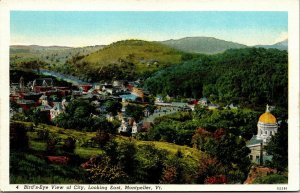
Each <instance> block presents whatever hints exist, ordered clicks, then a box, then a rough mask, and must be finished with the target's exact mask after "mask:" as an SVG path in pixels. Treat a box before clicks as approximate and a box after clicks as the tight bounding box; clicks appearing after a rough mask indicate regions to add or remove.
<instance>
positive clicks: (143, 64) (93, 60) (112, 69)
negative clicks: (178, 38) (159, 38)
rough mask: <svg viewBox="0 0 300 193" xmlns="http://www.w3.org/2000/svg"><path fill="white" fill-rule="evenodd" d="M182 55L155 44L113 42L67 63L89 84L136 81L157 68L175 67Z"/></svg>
mask: <svg viewBox="0 0 300 193" xmlns="http://www.w3.org/2000/svg"><path fill="white" fill-rule="evenodd" d="M183 55H184V53H183V52H180V51H177V50H175V49H172V48H169V47H167V46H165V45H162V44H160V43H156V42H147V41H142V40H125V41H119V42H116V43H113V44H111V45H109V46H107V47H105V48H103V49H101V50H98V51H96V52H94V53H91V54H89V55H87V56H85V57H78V58H74V60H72V61H70V62H69V63H68V64H69V66H70V70H69V71H70V73H73V72H74V73H75V75H78V76H80V77H82V78H87V77H88V78H89V79H90V81H97V80H99V78H101V79H102V80H103V79H104V80H105V79H109V80H111V79H129V80H130V79H135V78H137V77H139V76H142V75H147V74H149V73H151V72H153V71H156V70H158V69H161V68H164V67H167V66H171V65H173V64H178V63H180V62H181V61H182V57H183Z"/></svg>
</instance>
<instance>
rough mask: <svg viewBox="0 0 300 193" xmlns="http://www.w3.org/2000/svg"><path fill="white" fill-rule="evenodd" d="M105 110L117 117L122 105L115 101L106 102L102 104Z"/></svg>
mask: <svg viewBox="0 0 300 193" xmlns="http://www.w3.org/2000/svg"><path fill="white" fill-rule="evenodd" d="M104 106H105V107H106V110H107V111H108V112H111V113H112V114H113V115H117V113H118V112H120V111H121V108H122V104H121V103H119V102H118V101H115V100H108V101H106V102H105V103H104Z"/></svg>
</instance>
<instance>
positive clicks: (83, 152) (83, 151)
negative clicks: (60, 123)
mask: <svg viewBox="0 0 300 193" xmlns="http://www.w3.org/2000/svg"><path fill="white" fill-rule="evenodd" d="M25 124H26V125H29V124H31V123H28V122H27V123H25ZM40 129H48V130H49V132H50V133H51V134H52V135H55V136H57V137H59V138H62V139H66V138H67V137H74V138H75V139H77V140H78V142H77V145H76V149H75V153H77V154H78V155H79V156H80V157H82V158H89V157H91V156H93V155H97V154H101V153H102V150H101V149H97V148H85V147H80V146H79V144H78V143H80V142H81V141H88V140H90V139H91V138H92V137H94V136H95V135H96V132H80V131H77V130H73V129H62V128H59V127H56V126H51V125H44V124H40ZM36 134H37V132H36V131H33V132H28V136H29V139H30V147H31V148H32V149H34V150H45V148H46V144H45V142H41V141H36V140H34V139H35V138H36ZM116 139H117V141H122V140H130V139H129V138H128V137H124V136H116ZM131 140H132V139H131ZM133 140H134V141H135V142H136V144H137V145H140V144H154V145H155V147H157V148H158V149H164V150H167V151H169V152H170V153H174V154H175V153H176V152H177V150H181V151H182V152H183V154H184V155H185V156H188V157H191V158H193V159H197V158H198V157H199V156H200V155H201V153H200V152H199V151H198V150H196V149H194V148H190V147H187V146H180V145H176V144H173V143H167V142H161V141H139V140H135V139H133Z"/></svg>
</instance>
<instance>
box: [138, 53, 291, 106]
mask: <svg viewBox="0 0 300 193" xmlns="http://www.w3.org/2000/svg"><path fill="white" fill-rule="evenodd" d="M287 72H288V54H287V52H286V51H280V50H276V49H263V48H245V49H235V50H228V51H226V52H225V53H223V54H217V55H213V56H201V57H199V58H197V59H194V60H191V61H187V62H185V63H183V64H181V65H176V66H172V67H169V68H167V69H164V70H161V71H159V72H157V73H156V74H155V75H153V76H152V77H150V78H148V79H147V80H146V81H145V82H144V88H145V89H147V90H149V91H151V92H152V93H153V94H162V95H164V96H166V95H169V96H172V97H193V98H198V97H202V96H206V97H208V98H209V99H210V100H211V101H215V102H218V103H220V104H222V103H224V104H225V105H226V104H230V103H237V104H244V105H250V106H252V107H257V106H264V105H265V104H267V103H269V104H277V105H278V106H281V107H284V108H286V107H287V94H288V90H287V85H288V74H287Z"/></svg>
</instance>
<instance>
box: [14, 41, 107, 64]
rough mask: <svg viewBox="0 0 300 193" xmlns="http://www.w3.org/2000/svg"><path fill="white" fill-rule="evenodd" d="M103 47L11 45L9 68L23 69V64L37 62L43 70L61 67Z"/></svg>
mask: <svg viewBox="0 0 300 193" xmlns="http://www.w3.org/2000/svg"><path fill="white" fill-rule="evenodd" d="M102 47H104V46H87V47H78V48H73V47H66V46H37V45H29V46H23V45H12V46H10V65H11V67H25V68H26V66H24V65H22V64H24V63H29V62H34V61H39V62H40V63H42V64H44V66H43V67H44V68H51V67H56V66H59V65H63V64H64V63H65V62H66V61H68V60H70V59H71V58H72V57H74V56H76V55H87V54H89V53H92V52H95V51H97V50H99V49H101V48H102Z"/></svg>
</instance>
